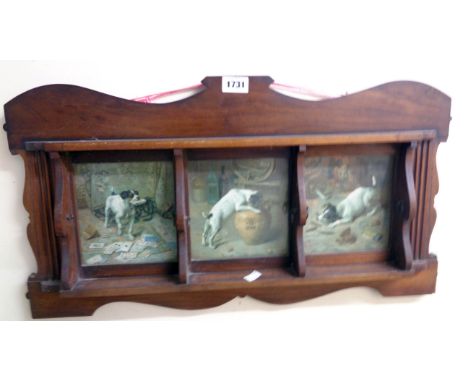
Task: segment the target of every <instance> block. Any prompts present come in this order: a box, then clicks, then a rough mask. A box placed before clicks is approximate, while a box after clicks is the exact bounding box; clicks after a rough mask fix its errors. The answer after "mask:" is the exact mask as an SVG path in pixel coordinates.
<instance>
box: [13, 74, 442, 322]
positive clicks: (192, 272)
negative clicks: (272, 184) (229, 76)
mask: <svg viewBox="0 0 468 382" xmlns="http://www.w3.org/2000/svg"><path fill="white" fill-rule="evenodd" d="M271 83H272V80H271V79H270V78H269V77H250V89H249V93H247V94H230V93H222V91H221V78H220V77H207V78H205V79H204V80H203V85H204V87H205V89H204V91H202V92H200V93H198V94H197V95H195V96H193V97H190V98H187V99H184V100H181V101H178V102H174V103H170V104H165V105H148V104H140V103H138V102H133V101H127V100H123V99H119V98H116V97H112V96H109V95H105V94H102V93H98V92H95V91H92V90H88V89H84V88H80V87H76V86H69V85H49V86H44V87H40V88H36V89H32V90H30V91H28V92H26V93H23V94H21V95H19V96H18V97H16V98H14V99H13V100H11V101H10V102H8V103H7V104H6V105H5V119H6V124H5V130H6V132H7V134H8V143H9V147H10V150H11V152H12V153H13V154H20V155H21V156H22V158H23V160H24V163H25V169H26V181H25V189H24V205H25V208H26V209H27V211H28V212H29V215H30V224H29V226H28V232H27V233H28V238H29V241H30V243H31V247H32V249H33V251H34V255H35V257H36V261H37V267H38V268H37V272H36V273H34V274H32V275H31V276H30V277H29V279H28V298H29V299H30V302H31V309H32V314H33V317H37V318H40V317H57V316H77V315H90V314H92V313H93V312H94V311H95V309H97V308H98V307H99V306H101V305H103V304H106V303H109V302H114V301H135V302H143V303H151V304H158V305H164V306H170V307H175V308H184V309H198V308H206V307H212V306H217V305H220V304H222V303H225V302H226V301H229V300H230V299H232V298H235V297H236V296H246V295H249V296H252V297H254V298H257V299H259V300H262V301H267V302H272V303H290V302H296V301H301V300H305V299H308V298H312V297H316V296H320V295H323V294H325V293H329V292H332V291H335V290H339V289H342V288H348V287H353V286H369V287H372V288H376V289H377V290H379V291H380V292H381V293H382V294H383V295H386V296H391V295H408V294H422V293H432V292H434V290H435V283H436V275H437V259H436V257H435V256H434V255H432V254H430V253H429V240H430V236H431V232H432V229H433V227H434V224H435V217H436V213H435V210H434V207H433V204H434V197H435V194H436V193H437V188H438V184H437V172H436V165H435V155H436V151H437V146H438V144H439V143H440V142H443V141H445V140H446V139H447V137H448V125H449V120H450V99H449V98H448V97H447V96H446V95H444V94H443V93H441V92H439V91H438V90H436V89H434V88H431V87H429V86H427V85H423V84H419V83H414V82H395V83H389V84H385V85H381V86H379V87H376V88H373V89H370V90H366V91H363V92H360V93H356V94H352V95H347V96H343V97H340V98H336V99H327V100H323V101H314V102H311V101H302V100H298V99H293V98H289V97H286V96H283V95H280V94H278V93H275V92H274V91H272V90H271V89H270V88H269V85H270V84H271ZM362 152H365V153H374V154H388V155H392V158H394V162H393V171H394V175H393V180H392V183H391V206H390V209H391V220H390V223H389V224H390V232H389V244H388V248H387V249H386V250H376V251H370V252H369V251H355V252H351V253H337V254H333V253H330V254H327V255H326V256H322V255H321V256H308V254H306V253H304V252H305V250H304V227H305V225H306V224H307V221H308V212H309V211H308V205H307V200H306V189H305V173H304V169H305V161H306V159H307V158H309V157H313V156H320V155H335V154H340V155H345V154H347V155H355V154H357V153H362ZM265 153H274V155H283V156H285V157H287V160H288V163H289V170H288V174H289V175H288V182H289V195H288V198H289V204H288V205H289V210H288V211H287V214H288V219H289V222H290V223H289V227H288V230H289V239H288V240H289V255H288V256H287V257H276V258H268V257H258V258H238V259H231V260H221V259H219V260H215V261H193V260H192V259H191V256H190V246H189V243H190V237H191V236H190V234H191V233H190V229H191V225H190V213H189V205H190V200H189V184H188V182H189V179H188V176H187V173H188V170H187V168H188V161H190V160H192V159H194V158H198V159H200V158H211V159H214V158H225V157H237V158H249V157H255V156H257V157H259V156H260V157H261V156H262V155H265ZM281 153H282V154H281ZM106 158H113V160H116V159H117V160H124V159H125V158H127V159H128V158H133V159H135V160H146V159H147V158H153V159H154V158H164V159H165V160H170V161H172V162H173V168H174V184H175V195H174V198H175V208H176V211H175V219H174V224H175V230H176V238H177V239H176V241H177V262H176V263H174V262H170V263H164V262H163V263H147V264H119V265H106V266H86V267H85V266H83V265H82V264H81V260H80V246H79V232H78V228H77V226H78V224H77V218H76V217H77V206H76V198H75V194H74V193H75V190H74V185H73V179H74V173H73V163H78V162H93V161H96V162H99V161H102V160H107V159H106ZM252 270H258V271H260V272H261V274H262V275H261V277H260V278H259V279H258V280H256V281H254V282H247V281H245V280H244V276H246V275H247V274H248V273H249V272H251V271H252Z"/></svg>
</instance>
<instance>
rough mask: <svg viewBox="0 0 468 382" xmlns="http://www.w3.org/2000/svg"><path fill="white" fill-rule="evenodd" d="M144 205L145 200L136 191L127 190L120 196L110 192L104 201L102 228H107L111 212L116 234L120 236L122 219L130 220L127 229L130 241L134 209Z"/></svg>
mask: <svg viewBox="0 0 468 382" xmlns="http://www.w3.org/2000/svg"><path fill="white" fill-rule="evenodd" d="M144 203H146V199H142V198H140V195H139V194H138V191H135V190H127V191H122V192H121V193H120V194H116V193H115V192H112V195H110V196H108V197H107V199H106V208H105V210H104V213H105V222H104V226H105V227H106V228H107V227H108V223H109V215H110V213H111V212H112V214H113V215H114V218H115V221H116V223H117V228H118V230H117V234H118V235H122V218H124V217H128V218H129V219H130V223H129V227H128V236H129V237H130V239H132V240H133V239H134V237H133V224H134V223H135V207H136V206H139V205H141V204H144Z"/></svg>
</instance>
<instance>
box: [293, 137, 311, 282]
mask: <svg viewBox="0 0 468 382" xmlns="http://www.w3.org/2000/svg"><path fill="white" fill-rule="evenodd" d="M305 152H306V146H299V147H298V149H297V152H296V158H295V159H296V161H295V163H294V166H293V176H292V179H293V181H292V183H291V186H292V187H294V190H292V193H291V194H292V200H291V204H292V206H291V207H292V212H293V213H292V219H291V225H292V229H291V232H292V239H291V242H292V248H291V249H292V253H293V262H294V268H295V271H296V274H297V275H298V276H300V277H304V276H305V274H306V261H305V256H304V238H303V230H304V225H305V224H306V221H307V215H308V208H307V200H306V193H305V181H304V165H305V163H304V156H305Z"/></svg>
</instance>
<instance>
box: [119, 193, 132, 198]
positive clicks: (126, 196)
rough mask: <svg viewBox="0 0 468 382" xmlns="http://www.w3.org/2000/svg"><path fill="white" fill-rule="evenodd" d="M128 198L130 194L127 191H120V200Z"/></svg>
mask: <svg viewBox="0 0 468 382" xmlns="http://www.w3.org/2000/svg"><path fill="white" fill-rule="evenodd" d="M129 196H130V192H128V191H122V192H121V193H120V197H121V198H122V199H128V198H129Z"/></svg>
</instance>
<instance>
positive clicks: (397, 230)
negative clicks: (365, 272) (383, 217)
mask: <svg viewBox="0 0 468 382" xmlns="http://www.w3.org/2000/svg"><path fill="white" fill-rule="evenodd" d="M416 147H417V144H416V142H411V143H408V144H405V145H403V147H402V148H401V149H400V151H399V153H398V154H397V160H396V165H395V172H394V174H395V175H394V178H395V177H398V179H399V181H398V182H393V185H394V188H393V214H392V215H393V217H392V227H391V229H392V233H391V240H390V250H391V252H392V254H393V255H394V260H395V262H396V265H397V266H398V267H399V268H400V269H404V270H409V269H411V268H412V266H413V257H414V254H413V247H412V245H411V237H410V236H411V235H410V227H411V222H412V221H413V219H414V217H415V213H416V191H415V185H414V174H413V170H414V167H413V163H414V158H415V152H416Z"/></svg>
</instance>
